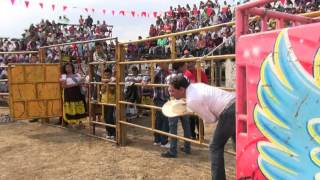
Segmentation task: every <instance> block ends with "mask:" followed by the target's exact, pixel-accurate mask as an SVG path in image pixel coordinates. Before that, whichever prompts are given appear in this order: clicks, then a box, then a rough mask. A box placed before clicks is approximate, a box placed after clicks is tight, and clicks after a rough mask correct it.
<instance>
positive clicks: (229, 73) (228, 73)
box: [225, 59, 235, 88]
mask: <svg viewBox="0 0 320 180" xmlns="http://www.w3.org/2000/svg"><path fill="white" fill-rule="evenodd" d="M233 66H234V62H232V60H231V59H227V60H226V62H225V77H226V85H225V87H227V88H233V87H234V84H235V72H233Z"/></svg>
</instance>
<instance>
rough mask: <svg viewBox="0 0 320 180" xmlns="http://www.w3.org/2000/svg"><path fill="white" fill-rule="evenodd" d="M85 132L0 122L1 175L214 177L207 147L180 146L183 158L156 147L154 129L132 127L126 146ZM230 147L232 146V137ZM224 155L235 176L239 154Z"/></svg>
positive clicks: (230, 176)
mask: <svg viewBox="0 0 320 180" xmlns="http://www.w3.org/2000/svg"><path fill="white" fill-rule="evenodd" d="M0 111H1V113H5V112H6V111H7V110H3V109H2V110H0ZM139 123H141V122H139ZM213 128H214V127H213ZM207 129H208V128H207V127H206V131H207ZM209 129H211V128H209ZM84 133H88V132H86V130H82V131H81V133H79V130H77V129H72V128H67V129H62V128H57V127H52V126H49V125H47V124H41V123H29V122H28V121H15V122H9V123H0V179H4V180H11V179H14V180H15V179H17V180H21V179H55V180H56V179H136V180H142V179H148V180H149V179H173V180H176V179H183V180H185V179H192V180H193V179H210V178H211V176H210V162H209V157H208V149H207V148H205V147H203V146H196V145H192V154H191V155H185V154H184V153H183V152H181V151H179V152H178V158H175V159H165V158H161V157H160V153H161V152H163V151H165V150H166V149H164V148H161V147H158V146H153V145H152V134H151V133H149V132H146V131H144V130H139V129H136V128H134V129H129V132H128V144H127V146H125V147H119V146H116V145H115V144H113V143H110V142H106V141H104V140H100V139H97V138H93V137H89V136H87V135H85V134H84ZM99 133H100V134H101V135H102V134H103V133H104V132H103V129H100V132H99V131H98V134H99ZM180 134H181V132H180ZM206 134H211V133H209V132H206ZM208 136H209V135H208ZM206 138H207V140H208V139H209V138H211V137H206ZM181 145H182V144H181V143H180V146H181ZM227 149H229V150H232V146H231V143H230V142H229V143H228V147H227ZM225 157H226V166H227V176H228V179H235V157H234V156H232V155H229V154H226V155H225Z"/></svg>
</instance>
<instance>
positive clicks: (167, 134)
mask: <svg viewBox="0 0 320 180" xmlns="http://www.w3.org/2000/svg"><path fill="white" fill-rule="evenodd" d="M120 124H125V125H127V126H131V127H136V128H141V129H144V130H147V131H151V132H155V133H158V134H161V135H165V136H168V137H171V138H177V139H179V140H184V141H187V142H191V143H194V144H198V145H202V146H205V147H209V144H207V143H201V142H200V141H195V140H192V139H188V138H185V137H182V136H178V135H174V134H171V133H167V132H163V131H159V130H157V129H152V128H149V127H145V126H141V125H137V124H133V123H129V122H126V121H120ZM224 152H225V153H227V154H230V155H232V156H235V155H236V153H235V152H233V151H228V150H225V151H224Z"/></svg>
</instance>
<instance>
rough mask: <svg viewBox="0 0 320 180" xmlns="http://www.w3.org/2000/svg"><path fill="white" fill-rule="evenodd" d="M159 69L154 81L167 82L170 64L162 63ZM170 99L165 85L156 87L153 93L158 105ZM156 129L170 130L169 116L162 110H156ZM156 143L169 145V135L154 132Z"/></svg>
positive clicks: (155, 103) (157, 82) (158, 82)
mask: <svg viewBox="0 0 320 180" xmlns="http://www.w3.org/2000/svg"><path fill="white" fill-rule="evenodd" d="M159 67H160V69H159V71H158V72H157V73H156V75H155V77H154V83H156V84H165V83H166V78H167V77H168V75H169V69H168V64H166V63H160V64H159ZM168 100H169V93H168V91H167V89H166V88H164V87H155V88H154V95H153V103H154V105H156V106H158V107H162V106H163V105H164V104H165V103H166V102H167V101H168ZM156 129H158V130H160V131H164V132H169V122H168V118H167V117H165V116H164V115H163V113H162V112H161V111H157V112H156ZM154 145H161V146H163V147H168V146H169V145H170V144H169V143H168V137H167V136H164V135H160V134H157V133H155V134H154Z"/></svg>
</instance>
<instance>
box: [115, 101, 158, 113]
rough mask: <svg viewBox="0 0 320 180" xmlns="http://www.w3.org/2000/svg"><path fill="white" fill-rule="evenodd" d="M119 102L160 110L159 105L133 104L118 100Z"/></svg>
mask: <svg viewBox="0 0 320 180" xmlns="http://www.w3.org/2000/svg"><path fill="white" fill-rule="evenodd" d="M119 103H120V104H127V105H134V106H138V107H144V108H150V109H156V110H160V111H161V107H158V106H153V105H146V104H135V103H132V102H127V101H119Z"/></svg>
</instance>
